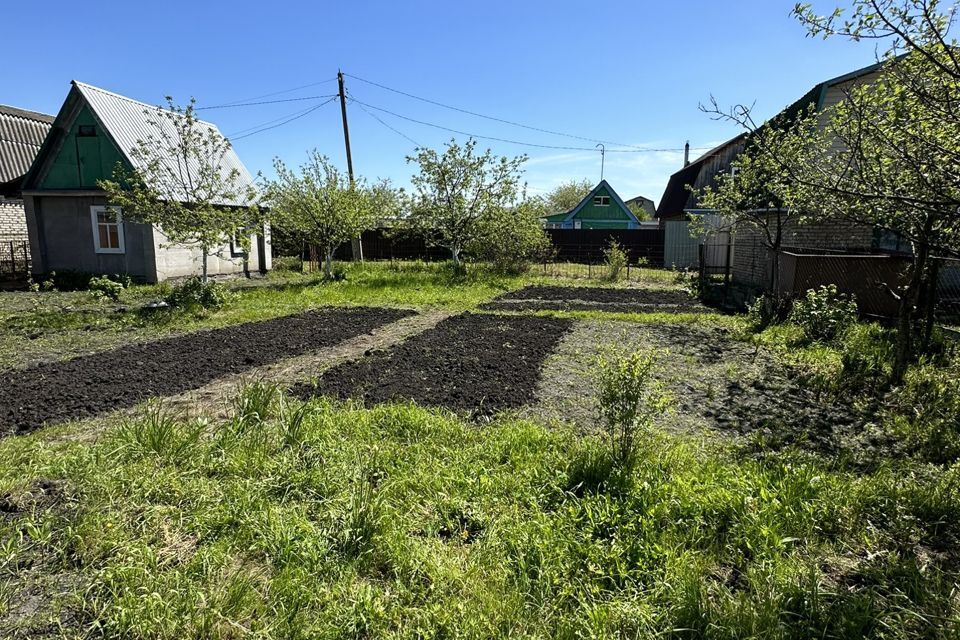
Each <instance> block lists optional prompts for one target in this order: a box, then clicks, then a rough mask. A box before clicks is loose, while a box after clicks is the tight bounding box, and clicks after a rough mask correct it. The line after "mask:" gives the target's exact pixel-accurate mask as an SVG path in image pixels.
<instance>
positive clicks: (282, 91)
mask: <svg viewBox="0 0 960 640" xmlns="http://www.w3.org/2000/svg"><path fill="white" fill-rule="evenodd" d="M336 79H337V78H336V76H334V77H333V78H327V79H326V80H320V81H319V82H311V83H310V84H305V85H301V86H299V87H293V88H292V89H283V90H281V91H274V92H273V93H265V94H263V95H260V96H253V97H252V98H242V99H240V100H233V101H231V102H228V103H226V104H228V105H229V104H234V103H237V102H249V101H251V100H260V99H261V98H271V97H273V96H279V95H283V94H284V93H293V92H294V91H300V90H301V89H309V88H310V87H316V86H319V85H321V84H326V83H328V82H334V81H335V80H336Z"/></svg>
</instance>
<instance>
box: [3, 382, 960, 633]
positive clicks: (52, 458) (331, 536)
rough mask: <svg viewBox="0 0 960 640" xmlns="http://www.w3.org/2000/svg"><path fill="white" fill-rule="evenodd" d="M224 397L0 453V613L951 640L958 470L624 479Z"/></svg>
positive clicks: (570, 451)
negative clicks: (4, 601) (9, 601)
mask: <svg viewBox="0 0 960 640" xmlns="http://www.w3.org/2000/svg"><path fill="white" fill-rule="evenodd" d="M241 395H244V396H246V398H245V399H243V400H238V401H237V403H236V406H237V407H240V408H239V409H237V410H235V411H234V414H233V415H231V416H229V417H227V418H225V419H224V420H222V421H216V422H209V423H207V425H206V427H205V429H204V430H203V432H202V434H201V435H200V436H199V437H197V438H196V439H193V438H192V437H191V438H189V442H190V444H189V446H182V445H181V444H180V443H182V442H184V441H186V440H187V438H186V436H185V434H189V433H191V432H192V430H193V429H194V428H195V424H192V423H191V422H189V421H185V420H182V419H180V418H176V417H171V416H169V415H164V416H159V414H156V413H154V414H151V413H149V412H147V413H145V414H143V415H141V416H139V417H137V418H135V419H134V420H133V422H134V423H136V428H133V425H131V426H130V427H129V428H128V429H127V430H126V431H121V432H120V434H119V435H117V436H116V438H110V437H108V438H103V439H101V440H100V441H97V442H92V443H85V444H82V443H67V444H58V445H50V444H45V443H44V441H43V440H42V437H41V435H40V434H34V435H32V436H28V437H25V438H11V439H7V440H4V441H0V458H2V459H3V460H4V461H5V463H4V465H3V466H2V467H0V496H2V497H3V500H4V504H15V505H18V506H17V507H16V509H14V510H8V513H7V514H6V515H5V517H4V518H3V519H0V542H4V541H7V540H10V539H15V540H17V541H18V542H16V543H15V544H8V545H6V546H4V547H2V555H0V563H5V564H4V565H3V566H6V567H8V568H9V567H13V566H18V567H19V566H25V565H24V564H23V563H25V562H28V559H32V560H29V561H30V562H33V563H34V566H35V567H36V569H35V570H34V573H32V574H30V576H27V575H26V574H24V573H23V572H17V571H13V572H10V571H6V572H4V573H2V574H0V584H2V585H3V587H2V588H0V592H3V593H19V592H20V589H22V588H24V586H25V584H26V583H25V582H24V581H25V580H27V579H28V578H29V579H30V580H36V578H37V575H38V574H37V572H38V571H39V572H41V573H49V574H50V575H51V576H53V575H61V574H62V573H63V572H65V571H69V573H70V575H72V576H75V578H74V580H75V582H71V583H70V585H71V586H70V589H72V593H73V597H71V596H70V594H66V596H67V597H65V598H64V602H66V603H69V605H68V606H69V607H73V615H72V616H71V617H68V618H66V620H67V621H68V622H67V626H66V627H65V629H66V631H67V632H68V633H73V632H76V633H78V634H79V633H81V632H82V631H83V630H84V629H97V633H99V634H102V635H105V636H108V637H127V638H210V637H237V636H239V635H251V636H255V637H260V638H314V637H345V636H347V637H360V636H364V637H424V636H429V637H441V636H448V637H466V638H489V637H504V636H510V637H530V638H556V637H571V638H573V637H598V638H602V637H631V638H634V637H635V638H653V637H660V636H662V635H663V631H664V630H665V629H667V630H669V629H674V630H677V629H685V630H689V631H683V632H679V631H677V632H675V633H674V634H673V635H677V636H689V635H691V634H694V635H698V636H699V637H764V638H806V637H811V636H815V637H867V638H871V637H872V638H880V637H884V638H891V637H893V638H910V637H930V638H936V637H952V636H955V634H956V633H958V632H960V628H958V621H957V614H958V611H957V606H958V605H957V602H956V599H955V597H954V595H953V590H954V587H953V584H954V583H955V580H956V568H957V567H956V564H955V562H954V556H953V555H952V554H951V552H950V551H949V550H950V549H953V548H955V545H956V542H957V536H958V534H960V524H958V523H960V507H958V505H960V482H958V479H960V475H958V473H960V468H958V467H951V468H949V469H946V470H944V469H932V468H930V469H928V468H926V467H923V466H917V467H914V468H913V470H912V471H911V472H909V473H907V472H904V470H903V469H894V468H890V467H883V468H881V469H880V470H879V471H877V472H875V473H868V474H862V475H853V474H847V473H843V472H838V471H834V470H831V469H829V468H825V467H823V466H820V463H818V462H817V461H815V460H813V459H805V458H796V457H795V458H791V457H789V456H783V457H779V458H777V457H774V458H770V459H767V460H765V461H763V462H761V461H757V460H744V459H739V458H736V457H734V456H733V455H732V454H731V453H729V452H728V451H726V450H725V449H722V448H718V447H717V446H716V445H713V444H707V443H705V442H701V441H698V440H692V439H688V438H682V437H677V436H668V435H666V434H663V433H661V432H659V431H657V430H656V429H652V431H651V434H650V435H651V437H654V438H656V440H657V446H650V447H636V448H635V449H634V455H633V459H632V465H631V467H630V469H629V470H627V469H624V468H622V467H619V466H618V465H615V464H613V458H612V456H610V454H609V451H610V444H609V440H608V438H607V437H606V436H605V435H600V434H598V435H586V436H583V435H577V434H576V433H574V432H573V431H569V430H566V429H564V428H551V429H547V428H544V427H541V426H539V425H536V424H533V423H530V422H527V421H523V420H517V419H513V418H502V419H499V420H495V421H493V422H491V423H489V424H486V425H484V427H483V428H479V429H478V428H477V427H476V426H475V425H471V424H468V423H464V422H462V421H461V420H460V419H458V418H456V417H454V416H451V415H446V414H441V413H437V412H432V411H427V410H424V409H421V408H418V407H416V406H413V405H408V404H402V405H391V406H381V407H377V408H373V409H360V408H356V407H355V406H353V405H350V404H346V405H340V404H333V403H331V402H329V401H327V400H323V399H318V400H314V401H311V402H310V403H308V404H300V403H298V402H297V401H295V400H291V399H289V398H286V397H284V396H283V395H282V394H276V395H274V394H273V393H272V392H270V391H268V390H267V388H266V387H259V388H258V387H256V386H254V387H248V388H246V389H245V390H244V391H242V392H241ZM245 416H246V417H249V416H256V418H255V419H254V418H246V427H245V428H243V429H238V428H237V423H238V420H241V419H242V418H244V417H245ZM154 431H156V432H157V433H159V434H164V435H163V436H162V437H157V438H153V437H152V436H151V437H150V438H144V437H143V436H142V435H138V434H145V433H146V434H149V433H153V432H154ZM170 434H174V435H170ZM140 442H143V443H144V444H137V445H136V446H137V447H139V448H136V449H134V448H133V447H134V445H133V444H132V443H140ZM154 442H156V444H152V443H154ZM118 444H123V447H122V448H121V449H120V451H121V455H117V451H118ZM134 451H136V452H138V453H137V454H136V455H128V454H127V453H124V452H134ZM158 451H159V452H163V454H162V455H157V454H156V452H158ZM41 479H45V480H41ZM41 482H46V485H43V486H62V487H65V489H64V490H63V491H62V492H61V494H59V495H62V496H64V497H61V498H53V497H50V498H49V499H48V500H47V501H46V502H42V503H41V502H37V498H36V496H37V495H40V494H39V493H38V492H37V489H36V487H38V486H41V485H40V483H41ZM26 496H33V497H30V498H28V497H26ZM31 500H32V501H33V502H31ZM31 505H32V506H31ZM18 532H26V533H23V534H22V535H21V534H20V533H18ZM31 584H36V583H35V582H31ZM34 593H35V595H36V597H43V594H42V592H37V591H35V592H34ZM6 611H7V612H9V611H11V609H7V610H6ZM5 616H6V613H4V614H0V635H3V634H6V633H7V632H8V631H9V627H5V626H4V625H7V624H9V617H5ZM71 621H72V622H71ZM79 621H82V622H79ZM70 625H74V626H70ZM668 635H670V634H668Z"/></svg>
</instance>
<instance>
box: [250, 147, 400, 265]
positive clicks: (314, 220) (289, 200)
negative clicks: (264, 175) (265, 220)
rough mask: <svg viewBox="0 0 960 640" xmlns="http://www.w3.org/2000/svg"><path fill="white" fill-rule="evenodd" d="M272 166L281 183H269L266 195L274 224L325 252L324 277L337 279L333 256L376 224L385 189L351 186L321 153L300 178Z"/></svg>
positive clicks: (276, 161) (361, 183) (359, 182)
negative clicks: (345, 243)
mask: <svg viewBox="0 0 960 640" xmlns="http://www.w3.org/2000/svg"><path fill="white" fill-rule="evenodd" d="M273 166H274V169H275V170H276V173H277V178H276V179H275V180H273V181H270V182H269V183H268V186H267V189H266V193H267V198H268V201H269V202H270V205H271V208H272V215H273V219H274V221H275V223H276V224H277V225H279V226H280V227H281V228H283V229H284V232H285V233H287V234H290V235H291V236H292V237H295V238H297V239H298V240H299V241H300V242H301V243H302V242H307V243H311V244H314V245H316V246H318V247H321V248H322V249H323V252H324V270H325V271H324V272H325V274H326V276H327V278H332V277H333V252H334V251H336V249H337V247H339V246H340V245H341V244H343V243H344V242H349V241H350V240H352V239H353V238H356V237H357V236H358V235H360V233H361V232H363V231H364V230H366V229H369V228H370V227H371V226H372V225H373V224H374V222H375V221H376V217H377V214H378V211H379V209H378V206H377V205H378V203H379V202H381V200H382V198H384V197H385V193H386V192H385V191H384V189H385V187H384V186H383V185H380V186H378V187H376V188H370V187H368V186H367V185H366V183H365V182H364V181H363V180H355V181H353V182H350V180H349V179H348V178H347V177H346V176H345V175H344V174H342V173H340V171H338V170H337V168H336V167H334V166H333V165H332V164H331V163H330V161H329V159H328V158H327V157H326V156H322V155H320V153H319V152H317V151H316V150H314V151H313V152H311V153H310V157H309V160H308V161H307V162H306V163H305V164H303V165H301V166H300V171H299V172H295V171H292V170H290V169H288V168H287V166H286V165H285V164H284V163H283V161H282V160H280V159H279V158H276V159H274V161H273Z"/></svg>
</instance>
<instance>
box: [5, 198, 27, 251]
mask: <svg viewBox="0 0 960 640" xmlns="http://www.w3.org/2000/svg"><path fill="white" fill-rule="evenodd" d="M11 240H12V241H14V242H17V243H20V242H27V241H28V240H29V236H28V235H27V216H26V214H25V213H24V212H23V200H6V199H3V198H0V242H10V241H11Z"/></svg>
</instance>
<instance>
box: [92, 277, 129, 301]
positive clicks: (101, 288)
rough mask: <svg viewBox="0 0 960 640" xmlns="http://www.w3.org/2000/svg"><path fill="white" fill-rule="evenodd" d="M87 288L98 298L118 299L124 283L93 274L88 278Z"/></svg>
mask: <svg viewBox="0 0 960 640" xmlns="http://www.w3.org/2000/svg"><path fill="white" fill-rule="evenodd" d="M87 290H88V291H89V292H90V294H91V295H92V296H93V297H94V298H97V299H98V300H102V299H104V298H109V299H110V300H113V301H117V300H119V299H120V294H121V293H122V292H123V290H124V285H123V284H121V283H120V282H115V281H114V280H111V279H110V278H109V277H107V276H95V277H93V278H91V279H90V284H89V285H88V286H87Z"/></svg>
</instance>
